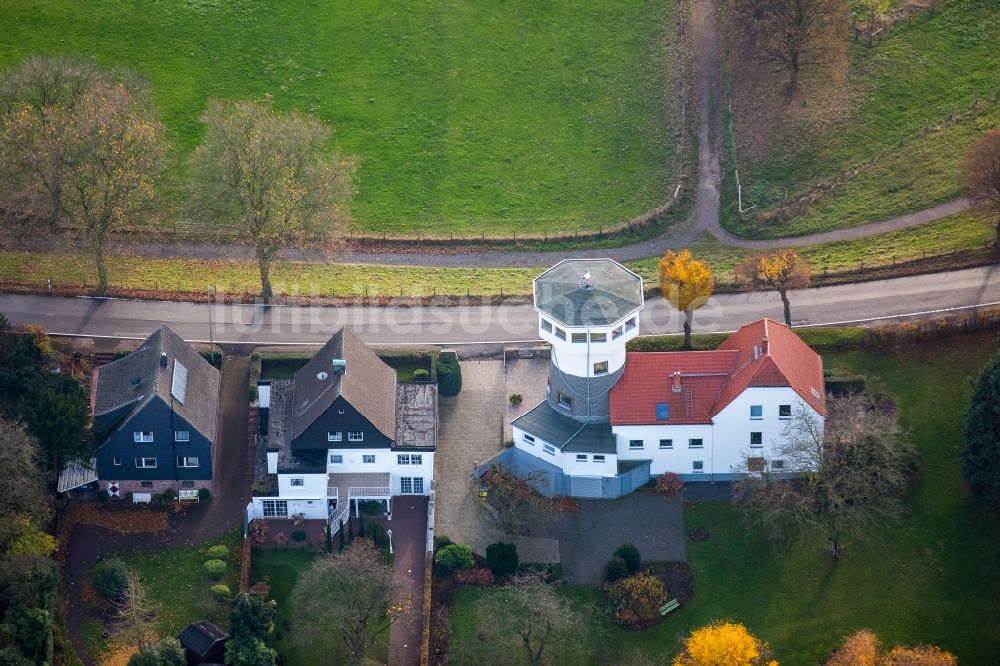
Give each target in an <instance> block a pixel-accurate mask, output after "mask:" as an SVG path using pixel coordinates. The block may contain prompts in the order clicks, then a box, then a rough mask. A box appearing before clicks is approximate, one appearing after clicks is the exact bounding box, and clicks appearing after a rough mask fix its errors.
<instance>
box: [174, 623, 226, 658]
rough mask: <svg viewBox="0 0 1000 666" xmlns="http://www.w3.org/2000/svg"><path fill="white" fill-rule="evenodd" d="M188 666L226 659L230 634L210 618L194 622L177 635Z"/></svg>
mask: <svg viewBox="0 0 1000 666" xmlns="http://www.w3.org/2000/svg"><path fill="white" fill-rule="evenodd" d="M177 640H178V641H180V644H181V647H183V648H184V656H185V658H187V663H188V666H198V665H199V664H221V663H223V662H224V661H225V654H226V641H228V640H229V634H227V633H226V632H225V631H223V630H222V628H221V627H219V626H217V625H215V624H212V623H211V622H209V621H208V620H199V621H198V622H192V623H191V624H189V625H188V626H187V627H186V628H185V629H184V631H182V632H181V633H180V635H178V636H177Z"/></svg>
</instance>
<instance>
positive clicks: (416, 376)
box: [413, 368, 431, 382]
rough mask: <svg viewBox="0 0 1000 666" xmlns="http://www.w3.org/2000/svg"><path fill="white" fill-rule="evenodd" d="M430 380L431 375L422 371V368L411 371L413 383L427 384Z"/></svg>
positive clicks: (427, 371) (426, 371)
mask: <svg viewBox="0 0 1000 666" xmlns="http://www.w3.org/2000/svg"><path fill="white" fill-rule="evenodd" d="M430 379H431V373H430V371H429V370H424V369H423V368H417V369H416V370H414V371H413V381H415V382H428V381H430Z"/></svg>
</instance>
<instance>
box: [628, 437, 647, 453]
mask: <svg viewBox="0 0 1000 666" xmlns="http://www.w3.org/2000/svg"><path fill="white" fill-rule="evenodd" d="M645 448H646V440H644V439H630V440H628V450H629V451H642V450H643V449H645Z"/></svg>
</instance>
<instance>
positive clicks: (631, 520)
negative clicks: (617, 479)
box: [552, 492, 686, 585]
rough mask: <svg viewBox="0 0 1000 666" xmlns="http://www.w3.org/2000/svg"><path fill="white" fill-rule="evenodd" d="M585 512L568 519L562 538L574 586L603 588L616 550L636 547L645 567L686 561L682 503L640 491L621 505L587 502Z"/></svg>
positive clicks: (560, 525)
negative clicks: (645, 564) (624, 546)
mask: <svg viewBox="0 0 1000 666" xmlns="http://www.w3.org/2000/svg"><path fill="white" fill-rule="evenodd" d="M580 505H581V509H580V512H579V513H575V514H566V515H564V516H562V517H561V518H560V519H559V520H558V521H556V523H555V525H553V528H552V529H553V531H554V532H555V533H557V534H558V536H559V556H560V559H561V560H562V570H563V575H564V576H565V577H566V578H567V580H568V581H569V582H570V583H572V584H574V585H599V584H601V583H602V582H603V574H604V565H605V564H606V563H607V561H608V560H609V559H611V554H612V553H613V552H614V550H615V548H617V547H618V546H620V545H621V544H623V543H625V542H627V541H628V542H632V543H634V544H635V546H636V547H637V548H638V549H639V553H640V554H641V555H642V559H643V561H645V562H678V561H683V560H684V559H685V558H686V554H685V553H686V551H685V541H684V513H683V504H682V503H681V500H680V498H676V497H675V498H673V499H670V500H666V499H663V498H662V497H660V496H659V495H656V494H655V493H651V492H634V493H632V494H631V495H627V496H626V497H623V498H622V499H618V500H581V501H580Z"/></svg>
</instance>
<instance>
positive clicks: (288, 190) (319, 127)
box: [191, 100, 352, 299]
mask: <svg viewBox="0 0 1000 666" xmlns="http://www.w3.org/2000/svg"><path fill="white" fill-rule="evenodd" d="M202 120H203V122H204V123H205V124H206V125H207V130H206V133H205V140H204V142H203V143H202V145H201V146H199V147H198V149H197V150H196V151H195V153H194V155H193V157H192V167H193V168H192V180H191V184H192V190H193V203H194V209H193V214H194V215H197V216H201V217H204V218H207V219H208V220H209V221H212V222H220V221H221V222H227V223H230V224H233V225H235V226H236V227H237V228H238V229H239V231H240V233H241V234H242V235H243V236H244V237H245V238H246V239H247V240H248V241H249V243H250V244H252V245H253V247H254V250H255V252H256V255H257V263H258V265H259V268H260V283H261V295H262V296H263V297H264V299H269V298H271V296H272V295H273V291H272V288H271V277H270V268H271V262H272V261H273V260H274V258H275V256H276V255H277V253H278V251H279V250H281V249H282V248H284V247H300V246H303V245H305V244H307V243H309V242H311V241H313V242H315V241H320V240H323V239H325V238H328V237H329V236H331V235H332V234H333V233H334V232H335V231H336V230H337V229H338V227H340V226H341V225H342V224H343V223H344V221H345V220H346V218H347V214H346V210H345V205H346V202H347V200H348V198H349V197H350V194H351V192H352V186H351V170H352V165H351V163H350V162H349V161H347V160H345V159H344V158H343V157H341V156H340V154H339V153H338V152H336V151H327V150H326V144H327V142H328V140H329V137H330V128H329V127H327V126H326V125H324V124H323V123H322V122H321V121H320V120H319V119H318V118H315V117H312V116H308V115H306V114H302V113H298V112H295V111H291V112H288V113H285V114H278V113H275V111H274V110H273V109H272V108H271V103H270V100H265V101H260V102H257V101H242V102H235V103H224V102H219V101H210V102H209V104H208V109H207V110H206V111H205V115H204V116H203V117H202Z"/></svg>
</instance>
